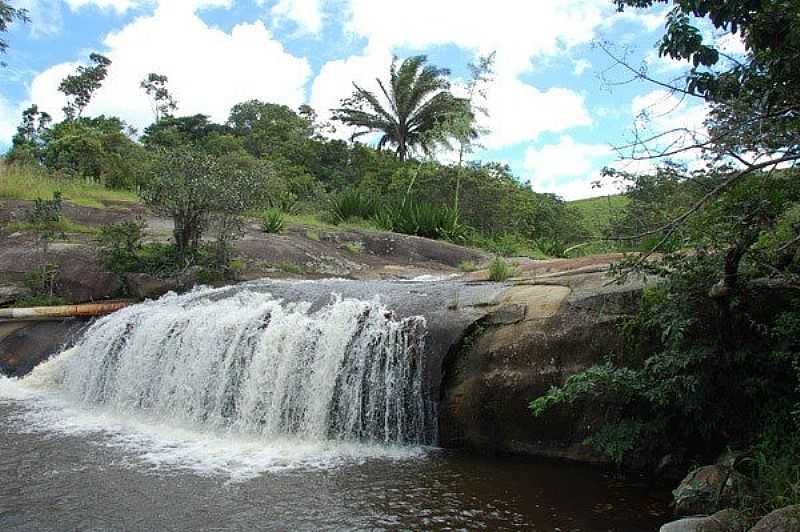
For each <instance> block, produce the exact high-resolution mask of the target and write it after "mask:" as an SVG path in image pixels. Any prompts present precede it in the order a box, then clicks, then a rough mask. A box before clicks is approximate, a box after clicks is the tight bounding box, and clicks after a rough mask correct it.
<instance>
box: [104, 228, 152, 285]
mask: <svg viewBox="0 0 800 532" xmlns="http://www.w3.org/2000/svg"><path fill="white" fill-rule="evenodd" d="M144 227H145V226H144V221H143V220H136V221H133V222H122V223H117V224H113V225H106V226H103V227H102V228H100V232H99V233H98V235H97V239H96V242H97V246H98V249H99V251H100V259H101V260H102V262H103V266H105V267H106V268H107V269H108V270H109V271H112V272H114V273H118V274H121V273H125V272H131V271H138V269H139V268H140V267H141V265H140V264H141V252H142V239H143V238H144Z"/></svg>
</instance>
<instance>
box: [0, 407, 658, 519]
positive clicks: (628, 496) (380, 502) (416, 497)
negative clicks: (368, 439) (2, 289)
mask: <svg viewBox="0 0 800 532" xmlns="http://www.w3.org/2000/svg"><path fill="white" fill-rule="evenodd" d="M102 426H104V428H101V427H102ZM0 427H1V428H0V448H2V452H3V454H2V461H0V529H1V530H12V531H16V530H25V531H27V530H43V531H50V530H52V531H56V530H58V531H61V530H142V531H145V530H148V531H149V530H187V531H188V530H511V529H516V530H531V531H552V530H562V531H564V532H566V531H584V532H588V531H610V530H613V531H631V532H633V531H642V530H656V529H657V528H658V525H660V524H661V523H663V522H664V521H665V518H664V517H663V516H662V515H663V512H664V506H663V502H662V501H663V497H659V496H658V494H648V493H647V492H646V491H644V489H643V488H642V487H637V486H632V485H629V484H619V483H616V482H614V481H613V480H612V479H610V478H609V477H606V476H604V475H602V474H601V473H599V472H597V471H595V470H593V469H587V468H583V467H574V466H567V465H563V464H559V465H555V464H535V463H525V462H518V461H501V460H494V459H481V458H475V457H469V456H465V455H461V454H457V453H450V452H445V451H441V450H436V449H424V448H413V449H409V448H392V447H384V448H380V447H368V446H367V447H354V448H352V449H350V450H349V451H348V450H347V449H343V448H342V447H341V446H336V447H335V448H328V449H326V448H325V444H324V442H323V443H320V444H318V445H317V446H315V445H314V444H310V443H308V442H291V441H285V442H277V443H273V442H267V441H261V440H252V441H248V440H246V439H242V438H239V437H234V436H231V435H229V436H226V435H219V436H217V437H206V438H201V437H200V436H201V435H198V434H193V433H192V432H191V431H181V430H178V429H174V428H166V427H160V426H158V425H152V424H149V423H148V422H146V421H143V420H137V421H134V420H126V421H125V422H121V421H119V420H114V418H113V417H109V415H107V414H104V413H103V412H101V411H98V412H94V413H89V414H87V413H86V412H85V411H83V412H79V411H78V410H71V409H70V408H69V407H68V406H65V405H64V404H63V403H61V402H60V401H59V400H58V399H54V398H52V397H49V398H42V397H33V398H32V397H16V398H15V399H8V398H6V399H5V400H3V399H0ZM48 427H49V428H48ZM293 443H294V445H293ZM304 446H305V448H304Z"/></svg>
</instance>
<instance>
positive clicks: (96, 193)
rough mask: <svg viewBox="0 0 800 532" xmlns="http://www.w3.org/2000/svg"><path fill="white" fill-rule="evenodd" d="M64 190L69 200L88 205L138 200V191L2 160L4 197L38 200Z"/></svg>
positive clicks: (0, 192) (0, 172) (1, 191)
mask: <svg viewBox="0 0 800 532" xmlns="http://www.w3.org/2000/svg"><path fill="white" fill-rule="evenodd" d="M55 192H61V197H62V198H64V200H65V201H69V202H72V203H75V204H77V205H83V206H85V207H103V206H105V204H106V203H107V202H135V201H137V198H136V194H134V193H133V192H128V191H123V190H111V189H108V188H106V187H104V186H103V185H102V184H100V183H92V182H88V181H85V180H83V179H80V178H67V177H63V176H58V175H56V174H53V173H51V172H48V171H46V170H44V169H43V168H37V167H34V166H17V165H7V164H4V163H0V199H14V200H31V201H32V200H35V199H36V198H52V197H53V193H55Z"/></svg>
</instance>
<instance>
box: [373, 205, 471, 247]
mask: <svg viewBox="0 0 800 532" xmlns="http://www.w3.org/2000/svg"><path fill="white" fill-rule="evenodd" d="M375 222H376V224H377V225H378V226H379V227H381V228H382V229H386V230H388V231H394V232H396V233H402V234H405V235H416V236H422V237H425V238H437V239H441V240H450V241H452V242H464V241H465V240H466V238H467V234H468V228H467V227H466V226H465V225H463V224H462V223H461V222H460V221H459V212H458V211H457V210H455V209H451V208H450V207H440V206H437V205H434V204H432V203H428V202H424V201H418V200H415V199H411V198H408V199H407V201H405V202H404V203H401V204H400V205H397V206H384V207H383V208H382V209H381V210H380V211H379V212H378V214H377V215H376V216H375Z"/></svg>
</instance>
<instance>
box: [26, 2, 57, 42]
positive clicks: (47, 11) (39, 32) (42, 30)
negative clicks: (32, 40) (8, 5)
mask: <svg viewBox="0 0 800 532" xmlns="http://www.w3.org/2000/svg"><path fill="white" fill-rule="evenodd" d="M14 7H16V8H18V9H25V10H27V11H28V15H29V16H30V19H31V21H30V24H29V25H30V31H31V35H32V36H34V37H48V36H50V35H55V34H57V33H59V32H60V31H61V28H62V25H63V23H62V17H61V0H17V2H14Z"/></svg>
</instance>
